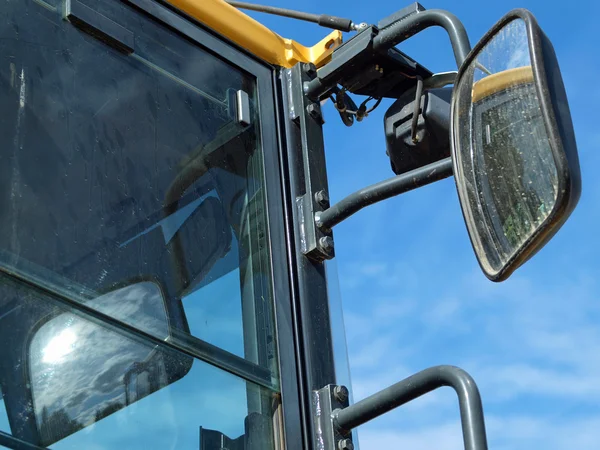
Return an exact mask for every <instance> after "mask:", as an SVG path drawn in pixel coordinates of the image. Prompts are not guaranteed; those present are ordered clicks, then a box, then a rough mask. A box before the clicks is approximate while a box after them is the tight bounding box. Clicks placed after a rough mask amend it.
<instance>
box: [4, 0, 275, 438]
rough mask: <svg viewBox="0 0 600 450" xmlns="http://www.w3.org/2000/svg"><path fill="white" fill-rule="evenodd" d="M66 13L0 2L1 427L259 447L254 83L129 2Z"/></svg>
mask: <svg viewBox="0 0 600 450" xmlns="http://www.w3.org/2000/svg"><path fill="white" fill-rule="evenodd" d="M70 4H71V9H70V10H69V9H65V4H64V3H63V2H61V1H59V0H49V1H42V0H8V1H5V2H4V3H3V6H2V7H0V108H1V109H2V114H1V115H0V291H1V293H2V295H1V296H0V342H3V343H5V347H4V348H3V349H1V351H0V353H2V354H1V355H0V357H1V359H0V360H1V361H2V368H1V370H0V386H1V388H2V392H3V393H4V398H5V403H6V411H7V418H8V422H10V429H9V428H8V427H7V425H8V424H5V425H3V426H2V428H1V430H2V431H6V432H10V433H12V435H13V436H15V437H18V438H19V439H23V440H25V441H27V442H31V443H34V444H36V445H51V446H52V448H73V449H75V448H89V449H94V448H102V449H104V448H107V449H108V448H149V449H152V448H157V449H158V448H161V449H162V448H198V443H199V442H200V445H201V448H203V449H205V450H212V449H213V448H221V447H215V445H217V444H218V445H221V446H222V445H223V443H224V442H228V443H229V445H230V447H229V448H231V449H233V448H248V446H251V445H258V447H252V448H267V449H268V448H270V446H271V445H272V435H273V433H272V430H271V426H270V424H271V420H272V408H273V400H274V399H275V398H276V397H277V395H278V394H277V391H278V385H279V382H278V374H277V369H276V368H277V361H276V354H275V345H276V340H275V333H274V326H273V317H272V316H273V314H272V309H273V308H272V303H273V302H272V280H271V279H270V256H269V245H268V240H267V237H268V229H267V220H266V208H265V198H266V196H265V192H264V190H265V187H264V173H263V172H264V167H263V150H262V146H261V137H260V133H259V130H260V127H259V118H260V114H259V113H260V111H259V107H258V97H259V94H258V92H257V80H256V78H255V76H253V75H252V74H249V73H246V72H244V71H241V70H239V69H238V68H237V67H235V66H234V65H232V64H231V63H229V62H227V61H224V60H223V59H221V58H220V57H219V55H218V54H215V53H211V51H210V50H209V49H204V48H201V47H199V46H198V45H196V44H195V43H194V42H192V41H191V40H188V39H187V38H184V37H183V36H182V35H180V34H178V33H176V32H175V31H173V30H172V29H170V28H168V27H166V26H163V25H161V24H160V23H159V22H157V21H155V20H154V19H153V18H152V17H151V16H149V15H147V14H145V13H143V12H142V11H140V10H138V9H135V8H133V7H131V6H129V5H128V4H127V3H126V2H121V1H117V0H97V1H92V0H81V1H78V0H70ZM82 8H83V9H82ZM63 11H71V14H70V15H68V17H67V18H65V17H64V13H63ZM82 11H83V13H82ZM66 19H68V20H66ZM86 21H87V22H86ZM98 27H99V28H98ZM105 28H106V30H108V31H110V30H112V31H114V30H119V33H121V34H122V35H123V36H130V37H131V39H132V40H131V42H130V44H131V45H130V47H133V51H132V49H131V48H129V47H128V48H124V47H123V46H121V45H118V44H115V42H113V41H112V40H111V39H108V38H107V36H108V35H105V34H103V33H104V32H105V31H106V30H105ZM103 30H104V31H103ZM113 34H114V33H113ZM239 99H242V100H243V99H247V102H248V109H249V110H250V116H249V118H250V120H249V122H250V124H248V123H247V121H244V122H240V121H239V120H238V118H237V116H236V111H237V106H238V104H237V102H238V101H240V100H239ZM165 342H166V343H167V344H165ZM165 345H167V347H165ZM222 369H223V370H222ZM227 372H229V373H227ZM252 382H254V383H252ZM257 414H258V416H257ZM2 423H3V422H0V425H2ZM221 433H224V434H223V435H222V434H221ZM56 441H58V442H56ZM55 442H56V443H55ZM219 443H220V444H219ZM251 443H253V444H251ZM240 445H241V446H242V447H239V446H240ZM236 446H238V447H236Z"/></svg>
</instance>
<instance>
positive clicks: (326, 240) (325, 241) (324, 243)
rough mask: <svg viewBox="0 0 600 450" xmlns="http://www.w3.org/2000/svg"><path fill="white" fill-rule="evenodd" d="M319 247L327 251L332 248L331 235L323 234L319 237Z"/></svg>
mask: <svg viewBox="0 0 600 450" xmlns="http://www.w3.org/2000/svg"><path fill="white" fill-rule="evenodd" d="M319 247H321V249H322V250H323V251H325V252H327V253H329V252H331V251H332V250H333V238H332V237H331V236H323V237H322V238H321V239H319Z"/></svg>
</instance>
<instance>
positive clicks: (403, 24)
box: [373, 9, 471, 68]
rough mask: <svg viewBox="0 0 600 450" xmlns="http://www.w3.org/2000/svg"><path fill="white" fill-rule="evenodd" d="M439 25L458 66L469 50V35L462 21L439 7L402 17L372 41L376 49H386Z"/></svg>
mask: <svg viewBox="0 0 600 450" xmlns="http://www.w3.org/2000/svg"><path fill="white" fill-rule="evenodd" d="M433 26H439V27H442V28H444V29H445V30H446V32H447V33H448V37H449V38H450V43H451V44H452V50H453V51H454V58H455V59H456V65H457V66H458V67H459V68H460V66H461V65H462V63H463V61H464V60H465V58H466V57H467V54H468V53H469V52H470V51H471V43H470V42H469V36H468V35H467V32H466V31H465V27H464V26H463V24H462V22H461V21H460V20H459V19H458V17H456V16H455V15H454V14H452V13H450V12H448V11H444V10H441V9H429V10H427V11H421V12H418V13H416V14H411V15H410V16H408V17H405V18H402V19H401V20H398V21H396V22H394V23H393V24H391V25H388V26H387V27H385V28H384V29H382V30H381V32H380V33H379V35H378V36H377V37H376V38H375V41H374V43H373V45H374V47H375V48H376V49H378V50H379V49H388V48H392V47H394V46H396V45H398V44H399V43H400V42H402V41H405V40H406V39H408V38H410V37H411V36H414V35H415V34H417V33H418V32H420V31H423V30H424V29H426V28H429V27H433Z"/></svg>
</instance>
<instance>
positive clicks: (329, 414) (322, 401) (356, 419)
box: [314, 366, 488, 450]
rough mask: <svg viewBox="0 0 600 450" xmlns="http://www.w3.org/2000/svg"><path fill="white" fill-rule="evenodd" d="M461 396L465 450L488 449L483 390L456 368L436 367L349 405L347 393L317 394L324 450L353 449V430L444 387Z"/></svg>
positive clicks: (337, 389) (334, 389)
mask: <svg viewBox="0 0 600 450" xmlns="http://www.w3.org/2000/svg"><path fill="white" fill-rule="evenodd" d="M443 386H448V387H451V388H452V389H454V391H455V392H456V394H457V395H458V402H459V408H460V415H461V423H462V432H463V439H464V445H465V450H487V448H488V447H487V437H486V431H485V420H484V416H483V407H482V404H481V396H480V394H479V389H478V388H477V385H476V384H475V381H474V380H473V378H472V377H471V376H470V375H469V374H468V373H467V372H465V371H464V370H462V369H460V368H458V367H454V366H435V367H431V368H429V369H425V370H423V371H421V372H419V373H416V374H415V375H412V376H410V377H408V378H406V379H404V380H402V381H400V382H398V383H396V384H394V385H392V386H390V387H388V388H386V389H383V390H382V391H379V392H377V393H375V394H373V395H371V396H370V397H367V398H365V399H363V400H361V401H360V402H358V403H355V404H354V405H351V406H348V399H347V396H345V395H343V394H344V393H345V392H347V390H346V389H345V388H344V387H343V386H333V385H328V386H325V387H324V388H322V389H320V390H318V391H317V392H316V393H315V402H316V406H317V407H316V408H315V409H316V414H315V418H314V419H315V422H316V429H317V430H320V436H318V438H319V440H320V441H321V442H322V444H323V445H322V448H323V449H324V450H353V449H354V445H353V443H352V436H351V433H350V431H351V430H352V429H354V428H356V427H358V426H359V425H363V424H364V423H366V422H369V421H370V420H372V419H375V418H376V417H379V416H381V415H383V414H385V413H387V412H389V411H391V410H393V409H395V408H398V407H399V406H402V405H404V404H406V403H408V402H411V401H412V400H415V399H417V398H419V397H421V396H423V395H425V394H427V393H429V392H432V391H434V390H436V389H438V388H440V387H443Z"/></svg>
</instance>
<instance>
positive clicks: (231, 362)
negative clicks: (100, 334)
mask: <svg viewBox="0 0 600 450" xmlns="http://www.w3.org/2000/svg"><path fill="white" fill-rule="evenodd" d="M2 276H6V277H7V278H9V279H10V280H13V281H16V282H17V283H21V284H23V285H25V286H27V287H29V288H31V290H32V291H34V292H38V293H40V294H42V295H44V296H48V297H50V298H51V299H53V300H54V301H56V302H58V303H61V304H63V305H66V306H67V307H68V308H70V309H72V310H73V312H75V311H77V312H79V313H80V314H83V315H84V317H85V318H89V319H88V320H93V321H96V322H97V323H98V322H99V323H100V324H101V326H103V327H106V328H108V329H112V330H114V331H116V332H120V333H121V334H124V335H125V336H127V337H128V338H130V339H132V340H133V339H138V340H141V341H142V342H143V343H145V344H146V345H156V346H160V347H161V348H162V349H166V350H170V351H178V352H181V353H183V354H185V355H187V356H191V357H194V358H197V359H200V360H202V361H204V362H206V363H209V364H212V365H213V366H216V367H218V368H220V369H222V370H225V371H226V372H229V373H231V374H233V375H237V376H238V377H241V378H244V379H245V380H247V381H251V382H253V383H255V384H258V385H260V386H263V387H266V388H268V389H272V390H274V389H276V387H275V386H274V385H273V382H272V380H271V372H270V371H269V370H268V369H266V368H264V367H260V366H259V365H257V364H254V363H253V362H251V361H247V360H246V359H244V358H240V357H239V356H237V355H234V354H233V353H230V352H228V351H226V350H223V349H221V348H220V347H217V346H215V345H212V344H210V343H208V342H206V341H203V340H201V339H198V338H197V337H195V336H192V335H190V334H188V333H187V332H183V331H179V330H171V333H172V336H171V339H169V340H163V339H160V338H158V337H156V336H154V335H152V334H150V333H147V332H146V331H144V330H141V329H139V328H137V327H135V326H133V325H130V324H128V323H125V322H122V321H120V320H118V319H115V318H114V317H111V316H109V315H107V314H104V313H103V312H100V311H98V310H96V309H94V308H92V307H90V306H88V305H86V304H85V303H84V301H85V299H78V298H73V297H74V296H73V295H72V294H66V293H64V292H61V290H59V289H56V288H54V286H50V285H48V283H43V282H40V280H37V279H36V278H32V277H31V276H28V274H25V273H23V272H21V271H19V270H18V269H13V268H9V267H4V266H3V265H0V279H1V277H2Z"/></svg>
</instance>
